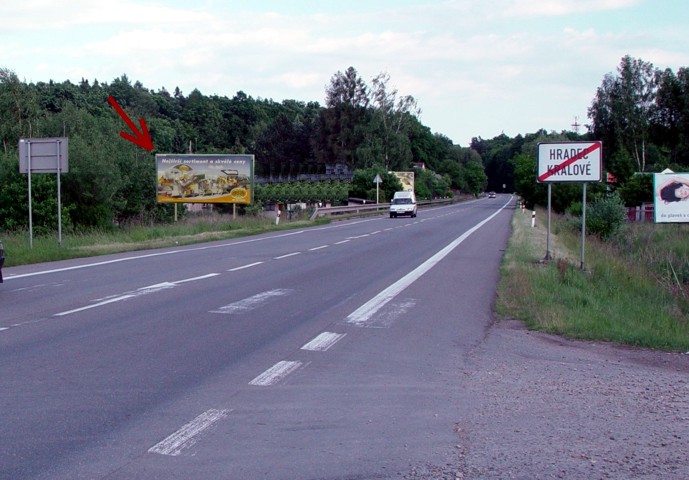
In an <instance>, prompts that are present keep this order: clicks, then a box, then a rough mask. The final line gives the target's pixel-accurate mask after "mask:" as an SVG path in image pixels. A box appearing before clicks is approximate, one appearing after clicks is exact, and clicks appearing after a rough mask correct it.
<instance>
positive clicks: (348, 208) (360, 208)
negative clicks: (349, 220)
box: [311, 198, 453, 221]
mask: <svg viewBox="0 0 689 480" xmlns="http://www.w3.org/2000/svg"><path fill="white" fill-rule="evenodd" d="M451 203H453V199H451V198H447V199H440V200H419V201H418V202H416V205H417V206H418V207H419V208H422V207H427V206H431V205H449V204H451ZM389 209H390V204H389V203H372V204H365V203H364V204H361V205H345V206H341V207H320V208H316V209H315V210H314V211H313V213H312V214H311V221H313V220H315V219H316V218H318V217H326V216H333V215H356V214H359V213H371V212H376V211H381V210H382V211H384V212H386V213H387V212H388V210H389Z"/></svg>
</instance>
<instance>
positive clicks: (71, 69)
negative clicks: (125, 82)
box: [0, 0, 689, 146]
mask: <svg viewBox="0 0 689 480" xmlns="http://www.w3.org/2000/svg"><path fill="white" fill-rule="evenodd" d="M0 18H2V19H3V21H2V24H1V25H0V67H4V68H9V69H10V70H12V71H14V72H15V73H16V74H17V75H18V76H19V78H20V79H22V80H25V81H27V82H40V81H44V82H47V81H49V80H55V81H58V82H61V81H64V80H70V81H72V82H74V83H77V82H79V81H80V80H81V79H82V78H85V79H87V80H89V81H91V82H93V80H95V79H97V80H98V81H100V82H111V81H112V80H113V79H114V78H116V77H119V76H120V75H122V74H126V75H127V76H128V77H129V79H130V80H132V81H140V82H141V83H142V84H143V85H144V86H145V87H146V88H149V89H152V90H156V91H157V90H159V89H161V88H166V89H167V90H169V91H173V90H174V89H175V87H179V88H180V89H181V90H182V92H184V93H185V94H188V93H190V92H191V91H192V90H193V89H198V90H200V91H201V92H202V93H204V94H206V95H221V96H228V97H232V96H234V94H235V93H236V92H237V91H240V90H241V91H244V92H245V93H246V94H248V95H250V96H252V97H254V98H258V97H260V98H270V99H273V100H275V101H282V100H285V99H294V100H302V101H317V102H320V103H321V104H322V103H324V97H325V89H326V86H327V85H328V84H329V82H330V79H331V77H332V76H333V75H334V74H335V73H336V72H338V71H344V70H346V69H347V68H348V67H350V66H353V67H354V68H356V69H357V71H358V72H359V74H360V76H361V77H362V78H363V79H364V80H365V81H366V82H368V83H370V80H371V79H372V78H373V77H375V76H376V75H378V74H379V73H381V72H387V73H388V74H389V75H390V86H391V87H394V88H397V89H398V90H399V93H400V94H402V95H412V96H414V97H415V98H416V99H417V101H418V104H419V107H420V108H421V110H422V113H421V116H420V119H421V121H422V122H423V123H424V124H425V125H426V126H428V127H429V128H430V129H431V130H432V131H433V132H434V133H440V134H443V135H446V136H447V137H449V138H450V139H452V140H453V141H454V143H456V144H460V145H462V146H468V144H469V142H470V141H471V138H472V137H479V136H480V137H482V138H484V139H489V138H493V137H495V136H497V135H500V134H501V133H503V132H504V133H505V134H507V135H509V136H515V135H517V134H525V133H532V132H535V131H536V130H538V129H540V128H544V129H546V130H548V131H550V130H554V131H558V132H559V131H561V130H565V129H567V130H569V129H571V128H572V127H571V125H572V123H573V122H574V118H575V117H578V121H579V123H580V124H582V125H585V124H586V123H588V119H587V117H586V115H587V109H588V107H589V105H590V104H591V101H592V99H593V97H594V95H595V93H596V89H597V88H598V87H599V86H600V84H601V82H602V80H603V77H604V75H605V74H607V73H611V72H615V70H616V68H617V66H618V65H619V63H620V59H621V58H622V57H623V56H624V55H631V56H632V57H634V58H639V59H642V60H644V61H647V62H651V63H653V65H655V66H656V67H658V68H662V69H665V68H671V69H672V70H673V71H675V73H676V72H677V71H678V70H679V68H681V67H689V35H687V34H686V31H687V28H688V27H689V8H687V4H686V3H685V1H684V0H650V1H648V0H492V1H487V0H437V1H414V0H379V1H376V0H369V1H359V0H350V1H348V2H330V1H326V0H320V1H310V0H302V1H299V0H290V1H261V0H251V1H231V0H225V1H221V0H198V1H196V2H188V1H177V0H174V1H164V0H158V1H149V0H99V1H98V2H94V1H92V0H22V1H14V2H9V1H6V2H2V5H1V6H0ZM582 131H583V129H582Z"/></svg>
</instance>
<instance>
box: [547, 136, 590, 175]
mask: <svg viewBox="0 0 689 480" xmlns="http://www.w3.org/2000/svg"><path fill="white" fill-rule="evenodd" d="M600 146H601V144H600V143H599V142H596V143H594V144H593V145H591V146H590V147H588V148H585V149H584V150H582V151H581V152H579V153H577V154H576V155H574V156H573V157H572V158H570V159H569V160H566V161H564V162H562V163H561V164H560V165H558V166H557V167H555V168H553V169H552V170H548V171H547V172H545V173H544V174H542V175H541V176H539V177H538V181H539V182H542V181H544V180H545V179H547V178H548V177H550V176H551V175H555V174H556V173H557V172H559V171H560V170H564V169H565V168H567V167H568V166H569V165H571V164H573V163H574V162H576V161H577V160H581V159H582V158H584V157H585V156H586V155H588V154H589V153H591V152H593V151H594V150H597V149H598V148H599V147H600Z"/></svg>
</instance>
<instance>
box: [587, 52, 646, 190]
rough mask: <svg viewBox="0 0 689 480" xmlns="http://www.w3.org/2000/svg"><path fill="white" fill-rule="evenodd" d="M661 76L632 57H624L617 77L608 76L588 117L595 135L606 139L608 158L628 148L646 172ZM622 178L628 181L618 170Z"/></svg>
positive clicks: (637, 166)
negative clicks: (654, 105) (658, 78)
mask: <svg viewBox="0 0 689 480" xmlns="http://www.w3.org/2000/svg"><path fill="white" fill-rule="evenodd" d="M656 86H657V76H656V72H655V70H654V68H653V65H652V64H651V63H648V62H644V61H642V60H637V59H633V58H632V57H630V56H628V55H627V56H625V57H623V58H622V60H621V62H620V65H619V67H618V69H617V76H614V75H612V74H608V75H606V76H605V78H604V79H603V83H602V85H601V86H600V87H599V88H598V90H597V92H596V96H595V98H594V101H593V103H592V105H591V107H590V108H589V112H588V116H589V118H591V120H593V133H594V136H595V137H596V138H598V139H601V140H603V146H604V149H606V152H605V155H606V158H611V157H612V155H610V154H611V153H612V152H614V151H615V150H619V149H625V150H627V151H628V152H629V153H630V155H631V156H632V158H633V160H634V161H635V163H636V170H637V171H639V172H643V171H645V170H646V151H647V142H648V139H649V125H650V121H651V111H652V106H653V102H654V101H655V95H656V89H657V87H656ZM610 170H611V171H612V172H613V173H614V174H615V175H616V176H617V177H618V178H620V179H622V180H626V178H625V177H622V175H620V173H623V172H618V171H616V165H614V164H613V165H611V166H610Z"/></svg>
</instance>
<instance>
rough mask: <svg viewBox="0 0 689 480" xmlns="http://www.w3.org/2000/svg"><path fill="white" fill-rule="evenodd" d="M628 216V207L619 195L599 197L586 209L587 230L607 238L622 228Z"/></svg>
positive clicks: (591, 233) (603, 238) (604, 238)
mask: <svg viewBox="0 0 689 480" xmlns="http://www.w3.org/2000/svg"><path fill="white" fill-rule="evenodd" d="M626 217H627V209H626V208H625V206H624V203H623V202H622V199H621V198H620V197H619V195H617V194H616V193H615V194H613V195H610V196H606V197H598V198H596V199H595V200H594V201H593V202H591V204H590V205H589V207H588V209H587V211H586V230H587V231H588V233H589V234H590V235H596V236H598V237H600V238H601V239H602V240H606V239H608V238H610V237H612V236H613V235H615V234H616V233H618V232H619V231H620V230H621V229H622V227H623V226H624V224H625V220H626Z"/></svg>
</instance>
